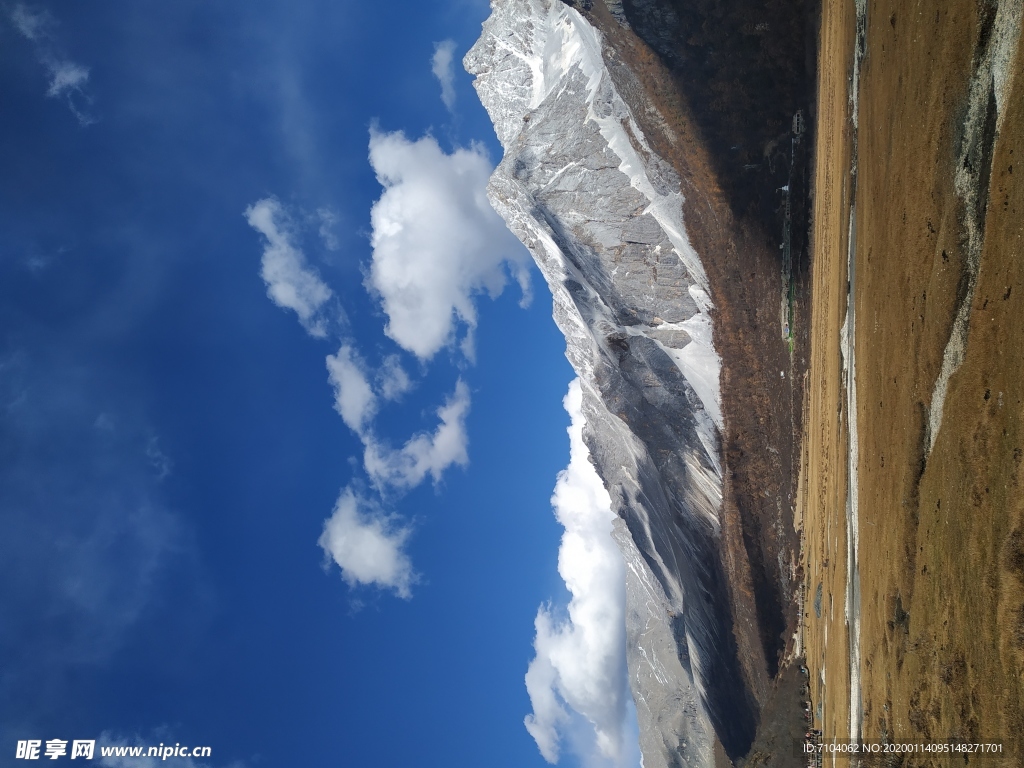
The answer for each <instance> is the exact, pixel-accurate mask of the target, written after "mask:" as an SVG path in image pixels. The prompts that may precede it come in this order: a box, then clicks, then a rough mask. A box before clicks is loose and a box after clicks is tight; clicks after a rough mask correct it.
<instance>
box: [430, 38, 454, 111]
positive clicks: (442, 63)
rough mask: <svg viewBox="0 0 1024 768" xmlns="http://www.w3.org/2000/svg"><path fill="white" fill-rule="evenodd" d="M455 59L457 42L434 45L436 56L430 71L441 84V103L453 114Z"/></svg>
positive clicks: (433, 58)
mask: <svg viewBox="0 0 1024 768" xmlns="http://www.w3.org/2000/svg"><path fill="white" fill-rule="evenodd" d="M454 58H455V41H454V40H444V41H442V42H440V43H435V44H434V56H433V57H432V58H431V60H430V71H431V72H433V73H434V77H436V78H437V82H439V83H440V84H441V101H443V102H444V105H445V106H446V107H447V108H448V111H449V112H451V111H452V110H453V109H455V71H454V69H453V68H452V61H453V60H454Z"/></svg>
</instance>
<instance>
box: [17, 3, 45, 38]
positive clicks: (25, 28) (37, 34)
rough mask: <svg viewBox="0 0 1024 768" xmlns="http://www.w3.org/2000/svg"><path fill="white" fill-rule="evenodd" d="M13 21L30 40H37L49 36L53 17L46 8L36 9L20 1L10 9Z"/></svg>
mask: <svg viewBox="0 0 1024 768" xmlns="http://www.w3.org/2000/svg"><path fill="white" fill-rule="evenodd" d="M9 15H10V17H11V22H12V23H13V24H14V26H15V28H16V29H17V30H18V31H19V32H20V33H21V34H22V35H23V36H24V37H25V38H26V39H28V40H31V41H33V42H36V41H37V40H40V39H43V38H45V37H48V36H49V27H50V26H51V25H52V24H53V18H52V17H51V16H50V14H49V13H47V12H46V11H45V10H35V9H33V8H29V7H28V6H27V5H24V4H23V3H18V4H17V5H15V6H14V8H12V9H11V11H10V14H9Z"/></svg>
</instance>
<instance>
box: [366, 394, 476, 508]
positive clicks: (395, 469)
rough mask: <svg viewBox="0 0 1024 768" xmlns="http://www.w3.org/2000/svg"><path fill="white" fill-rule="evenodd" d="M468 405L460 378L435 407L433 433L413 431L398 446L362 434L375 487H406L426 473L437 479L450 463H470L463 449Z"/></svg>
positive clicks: (368, 468) (460, 464)
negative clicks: (383, 443) (446, 397)
mask: <svg viewBox="0 0 1024 768" xmlns="http://www.w3.org/2000/svg"><path fill="white" fill-rule="evenodd" d="M469 405H470V396H469V387H467V386H466V384H465V382H464V381H462V379H459V381H458V383H456V385H455V392H454V393H453V394H452V396H451V397H450V398H449V399H448V401H447V402H446V403H445V404H444V405H443V406H441V407H440V408H439V409H438V410H437V415H438V417H439V418H440V420H441V423H440V424H438V426H437V429H436V430H435V431H434V433H433V434H432V435H428V434H425V433H421V434H418V435H415V436H414V437H412V438H411V439H410V440H409V441H408V442H407V443H406V444H405V445H404V446H402V448H401V449H399V450H393V449H391V448H389V447H387V446H385V445H382V444H380V443H379V442H377V441H376V440H375V439H373V438H372V437H369V438H364V444H365V446H366V450H365V451H364V453H363V464H364V466H365V468H366V472H367V474H368V475H369V476H370V478H371V479H372V480H373V481H374V483H375V484H376V485H377V486H378V487H383V486H392V487H394V488H398V489H409V488H415V487H416V486H417V485H419V484H420V483H422V482H423V480H424V479H425V478H426V476H427V475H428V474H429V475H430V476H431V477H432V478H433V480H434V482H435V483H439V482H441V476H442V475H443V474H444V471H445V470H446V469H447V468H448V467H450V466H451V465H453V464H458V465H459V466H463V467H464V466H466V465H467V464H469V454H468V453H467V451H466V448H467V444H468V442H469V441H468V438H467V437H466V415H467V414H468V413H469Z"/></svg>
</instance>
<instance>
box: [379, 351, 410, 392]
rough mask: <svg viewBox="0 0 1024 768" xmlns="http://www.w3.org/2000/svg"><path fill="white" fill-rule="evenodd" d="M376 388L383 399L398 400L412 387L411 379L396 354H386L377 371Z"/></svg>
mask: <svg viewBox="0 0 1024 768" xmlns="http://www.w3.org/2000/svg"><path fill="white" fill-rule="evenodd" d="M377 388H378V390H379V391H380V395H381V397H383V398H384V399H385V400H398V399H400V398H401V397H402V395H404V394H405V393H406V392H408V391H409V390H410V389H412V379H410V378H409V374H408V373H406V372H405V369H404V368H403V367H402V361H401V360H400V359H399V358H398V355H388V356H387V357H386V358H384V362H383V363H382V364H381V367H380V370H379V371H378V372H377Z"/></svg>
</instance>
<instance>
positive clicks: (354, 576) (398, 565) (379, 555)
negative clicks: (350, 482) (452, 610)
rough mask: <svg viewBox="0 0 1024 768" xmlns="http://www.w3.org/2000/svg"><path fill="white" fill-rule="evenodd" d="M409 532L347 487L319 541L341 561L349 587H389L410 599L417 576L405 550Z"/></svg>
mask: <svg viewBox="0 0 1024 768" xmlns="http://www.w3.org/2000/svg"><path fill="white" fill-rule="evenodd" d="M409 532H410V531H409V528H407V527H403V526H401V525H398V524H397V523H396V521H395V519H394V518H393V517H392V516H390V515H388V514H386V513H385V512H384V511H383V510H382V509H381V508H380V507H379V506H378V505H377V504H376V503H374V502H373V501H370V500H368V499H364V498H362V497H360V496H358V495H357V494H356V493H355V492H354V491H353V490H352V489H351V488H346V489H345V490H344V491H342V493H341V495H340V496H339V497H338V501H337V503H336V504H335V505H334V514H332V515H331V517H330V518H328V519H327V521H326V522H324V530H323V533H322V534H321V535H320V540H319V541H318V542H317V543H318V544H319V545H320V547H321V548H322V549H323V550H324V554H325V555H326V556H327V557H328V558H330V559H331V560H333V561H334V562H335V563H337V564H338V566H339V567H340V568H341V575H342V577H343V578H344V579H345V581H346V582H347V583H348V585H349V586H350V587H353V588H354V587H356V586H359V585H363V586H375V587H379V588H381V589H390V590H392V591H393V592H394V593H395V594H396V595H398V596H399V597H402V598H406V599H408V598H409V597H411V596H412V591H411V587H412V584H413V583H414V582H415V580H416V575H415V574H414V573H413V570H412V563H411V562H410V561H409V557H408V555H406V553H405V551H404V547H405V543H406V540H407V539H408V538H409Z"/></svg>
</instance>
